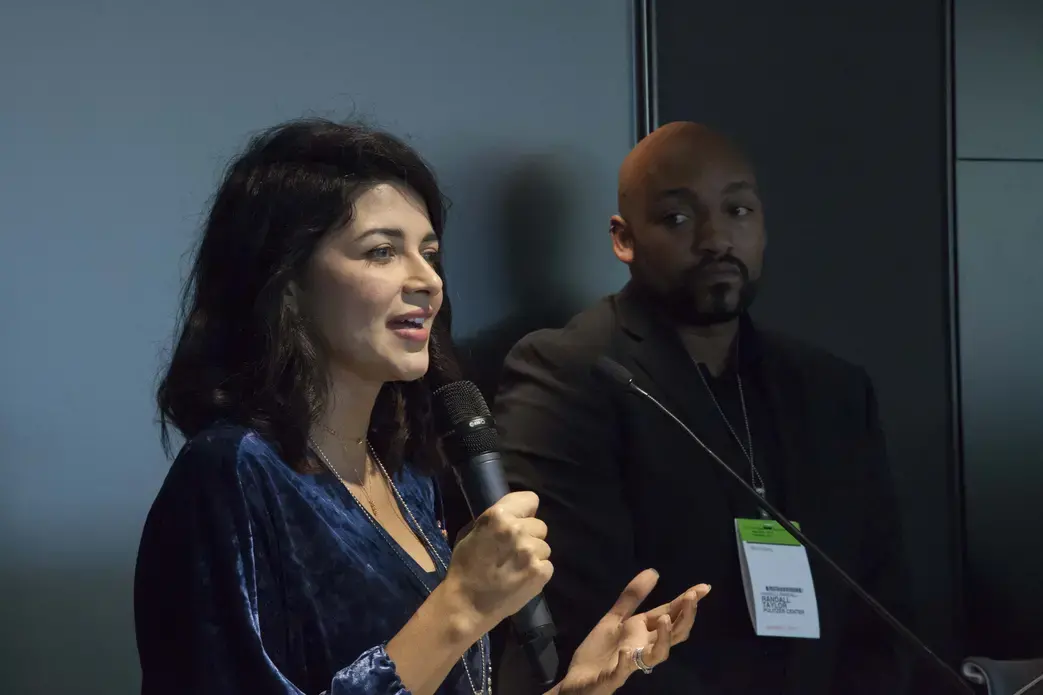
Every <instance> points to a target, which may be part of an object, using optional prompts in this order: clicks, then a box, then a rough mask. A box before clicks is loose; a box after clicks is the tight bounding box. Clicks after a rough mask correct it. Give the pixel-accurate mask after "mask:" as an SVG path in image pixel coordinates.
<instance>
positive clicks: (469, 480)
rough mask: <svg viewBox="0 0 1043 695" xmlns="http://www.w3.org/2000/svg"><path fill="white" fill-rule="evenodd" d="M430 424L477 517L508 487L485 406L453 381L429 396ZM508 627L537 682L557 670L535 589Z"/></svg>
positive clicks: (547, 681)
mask: <svg viewBox="0 0 1043 695" xmlns="http://www.w3.org/2000/svg"><path fill="white" fill-rule="evenodd" d="M432 409H433V411H434V416H435V424H436V427H437V428H438V432H439V434H440V436H441V439H442V446H443V447H444V449H445V453H446V455H447V456H448V458H449V462H450V463H451V464H452V467H453V472H454V473H456V478H457V480H458V481H459V483H460V487H461V488H462V489H463V493H464V497H465V498H466V499H467V506H468V507H470V509H471V514H472V515H473V516H475V517H478V516H479V515H480V514H481V513H482V512H484V511H485V510H486V509H488V508H489V507H491V506H493V505H494V504H496V502H498V501H499V500H500V498H501V497H503V496H504V495H506V494H507V493H508V492H510V488H509V487H508V486H507V479H506V478H505V477H504V475H503V467H502V466H501V465H500V440H499V435H498V434H497V432H496V427H495V423H494V421H493V417H492V414H491V413H490V412H489V406H488V405H486V403H485V399H484V398H482V393H481V391H479V390H478V387H477V386H475V385H474V384H473V383H471V382H470V381H454V382H452V383H449V384H446V385H445V386H442V387H440V388H438V389H437V390H436V391H435V392H434V394H433V397H432ZM511 623H512V624H513V626H514V633H515V636H516V637H517V639H518V643H519V644H520V645H521V646H522V649H523V650H524V651H525V654H526V656H527V657H528V659H529V663H530V664H531V665H532V668H533V671H534V672H535V674H536V676H537V678H538V679H539V681H540V683H541V684H542V685H545V686H549V685H551V684H553V683H554V679H555V678H556V677H557V674H558V650H557V648H556V647H555V646H554V636H555V635H556V634H557V630H556V629H555V627H554V620H553V619H552V618H551V615H550V610H549V609H548V608H547V603H546V601H545V600H544V598H543V594H539V595H538V596H536V597H535V598H533V599H532V600H531V601H529V602H528V603H527V604H525V606H523V607H522V609H521V610H520V611H518V612H517V613H515V614H514V615H513V616H511Z"/></svg>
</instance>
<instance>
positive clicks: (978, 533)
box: [956, 162, 1043, 658]
mask: <svg viewBox="0 0 1043 695" xmlns="http://www.w3.org/2000/svg"><path fill="white" fill-rule="evenodd" d="M956 174H957V176H956V181H957V188H956V190H957V201H958V202H959V207H958V209H959V218H958V225H957V229H958V231H959V236H958V240H959V249H960V273H959V281H960V360H961V363H962V369H961V370H960V371H961V375H962V381H963V399H962V400H963V436H964V480H965V482H966V493H965V495H966V500H967V502H966V509H967V511H966V514H967V570H968V577H967V578H968V588H969V595H970V596H973V597H974V601H972V602H971V608H972V611H971V615H970V618H971V620H970V628H971V632H970V635H971V642H972V648H973V649H974V650H975V651H980V652H987V653H990V655H995V656H1001V657H1006V658H1026V657H1031V656H1036V657H1038V656H1040V655H1043V600H1040V596H1039V590H1040V587H1043V553H1041V552H1040V550H1041V549H1043V544H1041V543H1040V542H1039V533H1038V530H1037V529H1038V528H1039V526H1040V523H1041V522H1043V505H1041V502H1040V493H1041V492H1043V453H1041V452H1043V427H1041V416H1043V370H1041V369H1040V368H1039V357H1040V355H1041V354H1043V321H1041V320H1040V317H1041V316H1043V275H1040V272H1039V259H1040V258H1043V200H1041V198H1040V192H1041V191H1043V164H1037V163H1028V162H960V163H959V164H958V165H957V169H956Z"/></svg>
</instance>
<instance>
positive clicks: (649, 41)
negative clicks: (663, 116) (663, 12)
mask: <svg viewBox="0 0 1043 695" xmlns="http://www.w3.org/2000/svg"><path fill="white" fill-rule="evenodd" d="M633 27H634V93H635V98H634V144H635V145H636V144H637V143H638V142H639V141H640V140H641V139H642V138H644V137H645V136H646V135H648V134H649V133H650V132H652V130H653V129H654V128H655V127H656V125H657V123H656V120H657V117H656V113H657V111H658V105H657V104H656V96H655V79H656V78H655V0H634V4H633Z"/></svg>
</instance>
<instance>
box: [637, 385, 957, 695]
mask: <svg viewBox="0 0 1043 695" xmlns="http://www.w3.org/2000/svg"><path fill="white" fill-rule="evenodd" d="M628 387H629V388H630V390H632V391H633V392H634V393H636V394H638V395H640V396H641V397H643V398H645V399H646V400H648V401H649V402H650V403H652V404H653V405H654V406H655V407H656V408H658V409H659V410H660V412H662V413H663V414H664V415H666V416H667V417H668V418H670V419H671V420H673V421H674V422H675V423H677V425H678V426H680V427H681V429H683V430H684V431H685V433H686V434H687V435H688V436H689V437H691V438H692V439H693V440H694V441H695V442H696V443H697V444H698V445H699V446H700V447H702V449H703V451H705V452H706V453H707V454H709V455H710V458H711V459H713V460H714V462H715V463H716V464H717V465H718V466H720V467H721V469H722V470H723V471H725V472H726V473H727V474H728V475H729V476H731V478H732V480H734V481H735V482H737V483H738V484H739V485H740V486H741V487H742V488H743V489H744V490H746V491H747V492H748V493H749V494H750V495H751V496H752V497H753V498H754V499H756V500H757V504H758V506H759V507H760V508H761V509H763V510H764V511H765V512H767V514H768V516H770V517H771V518H772V519H774V520H775V521H777V522H778V523H779V525H780V526H782V528H784V529H786V530H787V531H788V532H789V533H790V534H792V535H793V537H794V538H796V539H797V540H798V541H800V543H801V545H803V546H804V547H805V548H808V549H809V550H810V551H811V552H812V553H813V554H814V555H815V557H817V558H818V559H819V560H822V561H823V562H825V563H826V564H827V565H829V567H830V568H831V569H832V570H833V571H834V572H836V573H837V576H839V577H840V578H841V579H842V580H843V581H844V583H845V584H847V586H848V588H850V589H851V590H852V591H854V592H855V594H856V595H857V596H858V597H859V598H860V599H862V600H863V601H864V602H865V603H866V604H868V605H869V607H870V608H872V609H873V611H875V612H876V614H877V615H879V616H880V617H881V618H883V620H884V622H886V623H887V624H888V625H890V626H891V627H892V628H893V629H894V630H895V631H896V632H898V634H900V635H902V637H904V638H905V639H906V640H907V641H908V642H909V643H910V644H912V645H913V646H914V647H916V648H917V649H918V650H920V651H921V652H923V653H924V654H926V655H927V656H928V657H929V659H930V660H931V662H932V663H934V665H935V666H937V667H938V669H939V670H941V671H942V672H943V673H945V675H946V677H947V678H949V679H951V680H952V683H953V685H955V686H957V687H959V688H960V690H962V691H963V692H969V693H972V694H973V693H974V692H975V691H974V689H973V688H972V687H971V686H970V684H969V683H967V681H965V680H964V679H963V678H961V677H960V675H959V674H958V673H956V671H955V670H954V669H953V668H952V667H951V666H949V664H947V663H945V660H944V659H942V658H941V657H939V656H938V655H937V654H935V653H934V652H933V651H932V650H931V648H930V647H928V646H927V645H926V644H924V643H923V642H922V641H921V640H920V638H919V637H917V636H916V635H915V634H914V633H913V631H912V630H910V629H909V628H907V627H906V626H905V625H903V624H902V622H901V621H900V620H898V618H896V617H894V616H893V615H891V613H890V612H889V611H888V610H887V609H886V608H884V607H883V605H881V604H880V602H879V601H877V600H876V599H875V598H873V596H872V595H871V594H870V593H869V592H868V591H866V590H865V589H863V588H862V587H861V586H860V585H859V583H858V582H856V581H855V580H854V579H852V578H851V576H850V575H848V573H847V572H845V571H844V570H843V569H841V567H840V565H838V564H837V563H835V562H833V559H832V558H831V557H830V556H829V555H827V554H826V552H825V551H824V550H822V549H821V548H819V547H818V546H817V545H815V544H814V543H813V542H811V539H809V538H808V537H807V536H805V535H804V534H803V533H801V531H800V529H798V528H797V527H796V526H794V525H793V524H792V523H790V521H789V519H787V518H786V517H784V516H783V515H782V513H781V512H779V510H777V509H775V507H773V506H772V505H771V504H770V503H769V502H768V500H766V499H764V497H762V496H761V495H760V494H758V493H757V491H756V490H754V489H753V487H751V486H750V484H749V483H747V482H746V481H745V480H743V477H742V476H741V475H739V474H738V473H736V472H735V471H733V470H732V468H731V467H730V466H729V465H728V464H726V463H725V462H724V461H722V460H721V459H720V457H719V456H717V454H715V453H714V452H713V450H712V449H711V448H710V447H708V446H706V444H704V443H703V440H701V439H700V438H699V437H698V436H697V435H696V434H695V433H694V432H692V430H691V429H689V428H688V425H686V424H684V422H683V421H682V420H681V419H680V418H679V417H677V416H676V415H674V414H673V413H672V412H670V409H669V408H667V407H666V406H665V405H663V404H662V403H660V402H659V401H658V400H657V399H656V398H655V396H653V395H652V394H650V393H649V392H648V391H645V390H644V389H643V388H641V387H640V386H638V385H637V384H635V383H634V382H633V380H630V381H629V383H628Z"/></svg>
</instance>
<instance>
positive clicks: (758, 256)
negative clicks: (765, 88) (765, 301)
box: [612, 122, 765, 324]
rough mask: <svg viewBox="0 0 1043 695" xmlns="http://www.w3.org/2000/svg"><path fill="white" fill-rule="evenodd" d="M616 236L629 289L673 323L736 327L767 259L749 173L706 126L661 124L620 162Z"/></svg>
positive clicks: (754, 184) (739, 154) (733, 150)
mask: <svg viewBox="0 0 1043 695" xmlns="http://www.w3.org/2000/svg"><path fill="white" fill-rule="evenodd" d="M612 234H613V243H614V246H615V250H616V254H617V256H619V258H620V260H622V261H623V262H625V263H627V264H628V265H629V266H630V268H631V273H632V275H633V278H634V281H635V283H636V284H638V285H639V286H641V287H642V288H643V289H646V290H649V291H651V292H652V293H653V294H654V295H656V296H658V297H659V298H661V299H662V301H663V304H664V306H665V307H666V308H667V309H669V310H670V312H671V313H672V314H674V315H675V317H676V318H677V319H678V320H679V321H682V322H685V323H699V324H707V323H720V322H723V321H728V320H732V319H734V318H735V317H736V316H738V314H740V313H742V312H743V311H745V310H746V308H747V307H748V306H749V304H750V302H752V300H753V296H754V294H755V288H756V280H757V279H758V278H759V277H760V272H761V263H762V260H763V250H764V242H765V239H764V220H763V216H762V214H761V204H760V198H759V196H758V194H757V182H756V178H755V176H754V172H753V167H752V166H750V164H749V162H748V161H747V159H746V157H745V156H744V155H743V154H742V152H740V150H739V149H738V148H737V147H736V146H735V145H734V144H733V143H732V142H731V141H729V140H728V139H727V138H726V137H724V136H723V135H721V134H720V133H717V132H715V131H713V130H711V129H710V128H707V127H706V126H704V125H700V124H698V123H690V122H677V123H669V124H667V125H664V126H662V127H660V128H658V129H656V130H655V131H654V132H653V133H651V134H650V135H649V136H648V137H646V138H644V139H643V140H642V141H641V142H639V143H638V145H637V146H636V147H635V148H634V149H633V150H632V151H631V152H630V154H629V155H627V157H626V159H624V160H623V164H622V166H621V167H620V169H619V214H618V215H616V216H615V217H613V219H612Z"/></svg>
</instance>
